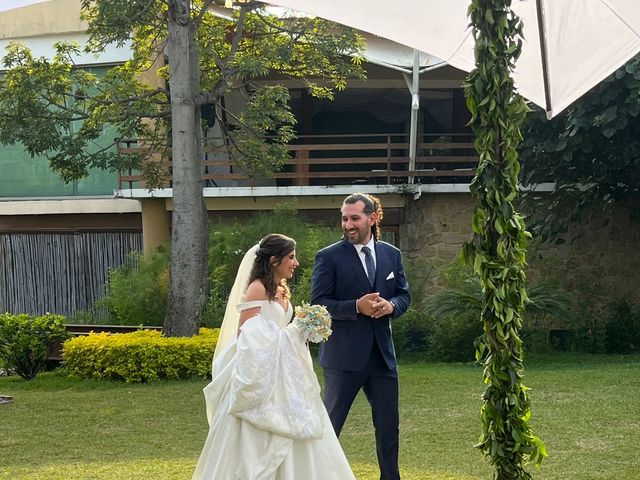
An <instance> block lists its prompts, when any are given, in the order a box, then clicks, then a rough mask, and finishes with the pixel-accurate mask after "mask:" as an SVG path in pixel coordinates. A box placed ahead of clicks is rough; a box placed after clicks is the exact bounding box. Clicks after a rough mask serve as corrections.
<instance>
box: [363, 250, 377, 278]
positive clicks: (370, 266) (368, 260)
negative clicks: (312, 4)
mask: <svg viewBox="0 0 640 480" xmlns="http://www.w3.org/2000/svg"><path fill="white" fill-rule="evenodd" d="M362 251H363V252H364V263H365V265H366V266H367V277H369V285H371V287H372V288H373V285H374V284H375V283H376V266H375V264H374V263H373V255H371V250H370V249H369V247H362Z"/></svg>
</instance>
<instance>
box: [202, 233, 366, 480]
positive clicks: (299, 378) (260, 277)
mask: <svg viewBox="0 0 640 480" xmlns="http://www.w3.org/2000/svg"><path fill="white" fill-rule="evenodd" d="M295 248H296V244H295V241H294V240H293V239H291V238H289V237H286V236H284V235H280V234H271V235H268V236H266V237H265V238H264V239H262V241H261V242H260V243H259V244H258V245H255V246H254V247H252V248H251V249H250V250H249V251H248V252H247V253H246V255H245V256H244V259H243V260H242V263H241V264H240V268H239V269H238V274H237V276H236V280H235V283H234V285H233V288H232V290H231V293H230V295H229V299H228V302H227V310H226V313H225V317H224V321H223V323H222V327H221V328H220V336H219V339H218V344H217V346H216V350H215V354H214V356H213V372H212V373H213V378H212V381H211V383H210V384H209V385H207V386H206V387H205V389H204V395H205V400H206V406H207V417H208V420H209V434H208V436H207V439H206V441H205V444H204V448H203V450H202V453H201V454H200V459H199V461H198V465H197V466H196V470H195V472H194V474H193V479H194V480H205V479H206V480H324V479H326V480H343V479H345V480H347V479H354V478H355V477H354V476H353V473H352V472H351V469H350V467H349V463H348V462H347V459H346V457H345V455H344V452H343V451H342V448H341V447H340V444H339V443H338V439H337V438H336V435H335V433H334V431H333V428H332V427H331V422H330V421H329V416H328V415H327V412H326V410H325V407H324V405H323V403H322V401H321V399H320V386H319V385H318V380H317V377H316V374H315V372H314V370H313V363H312V361H311V356H310V355H309V349H308V347H307V344H306V342H305V339H304V337H303V334H302V332H300V330H298V329H297V327H295V326H294V325H293V324H291V323H290V321H291V318H292V315H293V307H292V306H291V304H290V303H289V297H290V292H289V288H288V287H287V279H290V278H291V277H292V276H293V272H294V270H295V269H296V267H297V266H298V260H297V259H296V251H295ZM240 302H242V303H240ZM236 307H237V308H236Z"/></svg>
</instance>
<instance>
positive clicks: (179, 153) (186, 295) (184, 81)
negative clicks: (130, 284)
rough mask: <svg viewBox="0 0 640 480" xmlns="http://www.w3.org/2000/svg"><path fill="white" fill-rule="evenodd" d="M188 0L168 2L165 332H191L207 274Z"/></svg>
mask: <svg viewBox="0 0 640 480" xmlns="http://www.w3.org/2000/svg"><path fill="white" fill-rule="evenodd" d="M190 4H191V0H171V1H170V2H169V38H168V41H167V56H168V62H169V69H170V70H169V71H170V76H169V88H170V91H171V142H172V144H171V145H172V146H171V152H172V166H173V174H172V181H173V215H172V222H171V223H172V231H171V265H170V269H171V274H170V284H169V296H168V300H167V314H166V317H165V321H164V333H165V335H167V336H190V335H194V334H195V333H197V331H198V328H199V326H200V321H201V319H202V311H203V307H204V302H205V286H206V279H207V264H208V261H207V240H208V222H207V210H206V206H205V204H204V200H203V195H202V193H203V192H202V186H203V185H202V175H203V166H202V161H201V159H202V132H201V128H200V114H199V109H198V108H197V106H196V104H195V95H196V94H197V93H199V91H200V86H199V83H200V78H199V68H198V51H197V50H196V48H195V42H194V30H193V23H192V22H191V21H190V15H189V12H190V6H191V5H190Z"/></svg>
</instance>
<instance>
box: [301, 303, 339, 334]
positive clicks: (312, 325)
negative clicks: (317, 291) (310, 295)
mask: <svg viewBox="0 0 640 480" xmlns="http://www.w3.org/2000/svg"><path fill="white" fill-rule="evenodd" d="M295 312H296V314H295V316H294V317H293V324H294V325H295V326H296V327H298V328H299V329H300V330H301V331H302V333H303V334H304V336H305V338H306V340H307V341H308V342H314V343H320V342H324V341H325V340H327V338H329V336H330V335H331V315H329V312H328V311H327V308H326V307H325V306H323V305H309V304H308V303H306V302H302V305H301V306H298V307H296V308H295Z"/></svg>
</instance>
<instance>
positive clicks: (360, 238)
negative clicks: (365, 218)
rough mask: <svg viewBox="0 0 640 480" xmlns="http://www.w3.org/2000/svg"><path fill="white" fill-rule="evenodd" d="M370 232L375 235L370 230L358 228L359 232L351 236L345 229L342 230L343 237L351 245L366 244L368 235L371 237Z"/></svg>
mask: <svg viewBox="0 0 640 480" xmlns="http://www.w3.org/2000/svg"><path fill="white" fill-rule="evenodd" d="M369 233H371V235H373V232H371V231H370V230H367V231H362V230H357V233H356V234H355V235H353V236H350V235H349V234H348V233H347V232H346V231H345V230H343V231H342V238H344V239H345V240H346V241H347V242H349V243H350V244H351V245H365V244H366V243H367V241H366V240H367V237H369Z"/></svg>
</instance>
